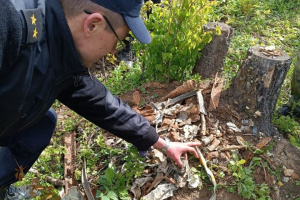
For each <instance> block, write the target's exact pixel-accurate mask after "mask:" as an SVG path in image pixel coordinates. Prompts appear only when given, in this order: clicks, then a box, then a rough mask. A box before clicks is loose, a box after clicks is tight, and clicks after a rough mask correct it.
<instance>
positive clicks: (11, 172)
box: [0, 108, 57, 189]
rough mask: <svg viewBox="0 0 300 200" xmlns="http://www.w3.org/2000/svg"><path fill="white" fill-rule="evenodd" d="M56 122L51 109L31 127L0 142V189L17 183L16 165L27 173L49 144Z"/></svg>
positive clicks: (54, 114) (55, 116)
mask: <svg viewBox="0 0 300 200" xmlns="http://www.w3.org/2000/svg"><path fill="white" fill-rule="evenodd" d="M56 121H57V115H56V113H55V111H54V110H53V109H52V108H51V109H50V110H48V112H47V113H46V114H45V115H44V116H43V118H42V119H41V120H40V121H39V122H38V123H36V124H35V125H33V126H32V127H30V128H28V129H26V130H22V131H19V132H18V133H16V134H14V136H12V137H9V138H6V139H4V140H1V141H0V189H1V188H3V187H6V186H8V185H9V184H12V183H14V182H17V181H18V179H16V177H15V174H16V173H17V171H16V170H15V169H18V165H19V166H22V167H23V168H25V169H24V173H26V172H28V170H29V169H30V167H31V166H32V165H33V164H34V162H35V161H36V160H37V159H38V157H39V156H40V154H41V153H42V151H43V150H44V149H45V148H46V147H47V145H48V144H49V142H50V139H51V137H52V135H53V133H54V130H55V127H56ZM16 161H17V162H18V165H17V163H16Z"/></svg>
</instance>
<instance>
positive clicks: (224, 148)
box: [220, 145, 247, 151]
mask: <svg viewBox="0 0 300 200" xmlns="http://www.w3.org/2000/svg"><path fill="white" fill-rule="evenodd" d="M246 148H247V146H244V145H231V146H228V147H223V148H221V149H220V150H221V151H230V150H233V149H246Z"/></svg>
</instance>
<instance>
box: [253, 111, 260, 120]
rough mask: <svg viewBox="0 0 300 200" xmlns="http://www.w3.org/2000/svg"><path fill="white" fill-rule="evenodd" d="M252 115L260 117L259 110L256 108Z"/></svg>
mask: <svg viewBox="0 0 300 200" xmlns="http://www.w3.org/2000/svg"><path fill="white" fill-rule="evenodd" d="M253 116H254V117H255V118H258V117H261V112H260V111H259V110H257V111H256V112H255V113H254V114H253Z"/></svg>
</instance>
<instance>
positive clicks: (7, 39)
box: [0, 0, 158, 150]
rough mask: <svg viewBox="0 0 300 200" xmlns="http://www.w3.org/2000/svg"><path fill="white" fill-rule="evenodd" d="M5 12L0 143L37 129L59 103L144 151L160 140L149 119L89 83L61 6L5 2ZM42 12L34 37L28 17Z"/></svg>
mask: <svg viewBox="0 0 300 200" xmlns="http://www.w3.org/2000/svg"><path fill="white" fill-rule="evenodd" d="M11 2H12V3H11ZM1 6H2V8H0V12H1V11H2V12H4V13H3V14H0V15H1V16H0V26H1V25H3V24H4V25H6V26H7V27H8V28H7V29H5V30H4V29H2V28H1V30H0V48H1V50H0V59H1V60H0V62H1V63H0V64H1V65H0V140H1V139H3V138H6V137H9V136H11V135H13V134H18V131H20V130H23V129H26V128H27V127H30V126H32V125H33V124H34V123H36V122H37V121H38V120H39V119H40V118H41V117H42V116H43V115H44V114H45V112H46V111H47V110H48V109H49V108H50V107H51V105H52V104H53V102H54V100H55V99H58V100H60V101H61V102H62V103H63V104H65V105H66V106H68V107H69V108H71V109H72V110H74V111H75V112H77V113H78V114H79V115H81V116H83V117H85V118H86V119H88V120H89V121H91V122H93V123H95V124H96V125H97V126H99V127H102V128H104V129H106V130H108V131H109V132H111V133H113V134H115V135H117V136H119V137H121V138H123V139H125V140H126V141H128V142H130V143H132V144H134V145H135V146H136V147H137V148H138V149H139V150H147V149H148V148H149V147H150V146H151V145H153V144H154V143H155V142H156V141H157V140H158V135H157V134H156V132H155V129H154V128H153V127H152V126H150V124H149V122H148V121H147V120H146V119H145V118H143V117H142V116H140V115H138V114H137V113H135V112H134V111H132V110H131V108H130V107H129V106H127V105H126V104H124V103H122V102H121V101H120V99H118V98H117V97H115V96H113V95H112V94H111V93H110V92H109V91H108V90H107V89H106V88H105V86H104V85H103V84H102V83H101V82H99V81H98V80H97V79H96V78H95V77H93V79H92V78H91V77H90V75H89V73H88V71H87V69H86V68H85V67H84V66H83V65H82V62H81V59H80V57H79V54H78V52H77V50H76V48H75V45H74V41H73V38H72V35H71V32H70V30H69V27H68V24H67V21H66V18H65V16H64V13H63V10H62V7H61V5H60V2H59V0H48V1H45V0H10V1H9V0H0V7H1ZM37 8H38V9H39V10H38V11H39V12H40V13H41V16H42V17H41V18H37V21H36V25H34V26H33V29H35V26H37V27H38V26H39V25H40V27H39V28H38V29H37V30H38V31H37V32H38V33H35V34H34V33H33V35H32V31H33V29H32V27H31V24H28V23H29V22H28V16H29V17H30V16H31V14H30V15H28V16H27V20H26V13H28V12H27V11H28V9H37ZM36 11H37V10H33V12H34V13H36ZM29 13H30V12H29ZM8 16H13V19H8ZM16 16H17V17H16ZM9 20H10V21H9ZM11 20H13V23H11ZM41 21H43V22H42V23H41ZM32 24H33V23H32ZM10 26H13V27H12V28H11V27H10ZM3 30H4V31H3ZM20 30H21V33H20V32H19V31H20ZM12 34H14V35H12ZM36 36H38V37H36ZM36 40H37V41H36ZM41 134H42V133H41ZM20 137H22V136H21V135H20Z"/></svg>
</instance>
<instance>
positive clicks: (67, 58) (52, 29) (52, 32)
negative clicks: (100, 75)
mask: <svg viewBox="0 0 300 200" xmlns="http://www.w3.org/2000/svg"><path fill="white" fill-rule="evenodd" d="M46 30H47V38H48V45H49V55H50V61H49V62H50V64H51V65H52V66H53V67H54V68H57V67H59V68H60V69H59V71H61V72H63V73H64V74H65V73H67V74H70V75H71V74H75V73H79V72H82V71H83V70H86V71H87V68H85V67H84V66H83V64H82V61H81V59H80V56H79V53H78V51H77V50H76V48H75V43H74V40H73V37H72V34H71V31H70V29H69V26H68V23H67V20H66V18H65V15H64V12H63V9H62V6H61V4H60V1H59V0H49V1H46Z"/></svg>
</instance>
